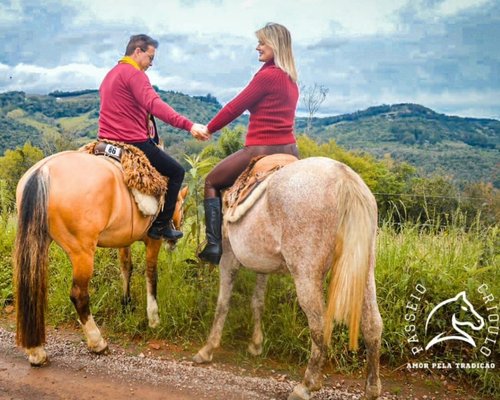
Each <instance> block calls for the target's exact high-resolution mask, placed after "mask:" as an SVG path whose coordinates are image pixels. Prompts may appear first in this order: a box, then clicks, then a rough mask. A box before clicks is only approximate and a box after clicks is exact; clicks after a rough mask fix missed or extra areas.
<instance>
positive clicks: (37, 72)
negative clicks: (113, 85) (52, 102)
mask: <svg viewBox="0 0 500 400" xmlns="http://www.w3.org/2000/svg"><path fill="white" fill-rule="evenodd" d="M0 72H1V73H2V75H4V74H5V75H4V76H6V77H7V79H5V81H4V82H2V81H1V80H0V86H1V87H2V90H4V91H14V90H22V91H25V92H28V93H43V94H46V93H47V92H48V91H53V90H81V89H95V88H98V87H99V85H100V82H101V81H102V79H103V78H104V76H105V74H106V73H107V72H108V69H107V68H97V67H95V66H93V65H89V64H76V63H74V64H67V65H61V66H58V67H55V68H45V67H40V66H37V65H31V64H18V65H16V66H14V67H10V66H7V65H4V64H0Z"/></svg>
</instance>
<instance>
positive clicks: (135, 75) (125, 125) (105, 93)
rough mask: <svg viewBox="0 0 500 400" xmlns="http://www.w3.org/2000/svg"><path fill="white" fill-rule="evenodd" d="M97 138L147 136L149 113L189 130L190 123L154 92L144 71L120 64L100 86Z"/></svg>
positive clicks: (130, 139)
mask: <svg viewBox="0 0 500 400" xmlns="http://www.w3.org/2000/svg"><path fill="white" fill-rule="evenodd" d="M99 95H100V97H101V109H100V113H99V134H98V136H99V138H103V139H110V140H116V141H120V142H127V143H134V142H144V141H146V140H147V139H148V138H149V134H148V114H152V115H154V116H155V117H157V118H159V119H161V120H162V121H164V122H166V123H168V124H170V125H172V126H175V127H176V128H180V129H184V130H186V131H190V130H191V127H192V126H193V123H192V122H191V121H190V120H189V119H187V118H186V117H183V116H182V115H180V114H178V113H177V112H175V110H174V109H173V108H172V107H170V106H169V105H168V104H167V103H165V102H164V101H163V100H162V99H161V98H160V96H159V95H158V93H156V92H155V90H154V89H153V87H152V86H151V83H150V82H149V79H148V77H147V75H146V74H145V73H144V71H139V70H138V69H135V68H134V67H133V66H132V65H130V64H125V63H120V64H118V65H116V66H115V67H114V68H113V69H112V70H111V71H109V72H108V74H107V75H106V77H105V78H104V80H103V81H102V84H101V87H100V88H99Z"/></svg>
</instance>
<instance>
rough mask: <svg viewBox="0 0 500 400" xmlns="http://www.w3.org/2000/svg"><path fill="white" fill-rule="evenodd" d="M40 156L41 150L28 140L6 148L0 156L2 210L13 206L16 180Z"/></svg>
mask: <svg viewBox="0 0 500 400" xmlns="http://www.w3.org/2000/svg"><path fill="white" fill-rule="evenodd" d="M42 158H43V152H42V150H40V149H39V148H38V147H34V146H32V145H31V143H29V142H27V143H25V144H24V146H23V147H18V148H17V149H15V150H6V151H5V154H4V156H3V157H0V181H1V182H2V183H1V185H0V187H1V192H2V193H1V199H2V204H0V206H1V208H2V210H3V211H5V210H10V209H12V208H13V206H14V199H15V194H16V186H17V182H19V179H21V176H23V174H24V173H25V172H26V171H27V170H28V169H29V168H30V167H31V166H32V165H33V164H35V163H36V162H38V161H40V160H41V159H42Z"/></svg>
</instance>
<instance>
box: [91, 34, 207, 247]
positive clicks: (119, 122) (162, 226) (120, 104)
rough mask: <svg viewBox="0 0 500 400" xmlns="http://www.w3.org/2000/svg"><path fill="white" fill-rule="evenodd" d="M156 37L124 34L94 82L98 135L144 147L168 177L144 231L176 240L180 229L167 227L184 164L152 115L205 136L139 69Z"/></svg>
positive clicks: (146, 65) (152, 49)
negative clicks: (119, 50) (162, 139)
mask: <svg viewBox="0 0 500 400" xmlns="http://www.w3.org/2000/svg"><path fill="white" fill-rule="evenodd" d="M157 47H158V42H157V41H156V40H154V39H152V38H151V37H149V36H147V35H143V34H141V35H134V36H131V37H130V41H129V43H128V44H127V47H126V50H125V56H124V57H122V59H121V60H120V61H119V62H118V64H117V65H116V66H115V67H113V69H111V71H109V72H108V74H107V75H106V77H105V78H104V80H103V81H102V84H101V86H100V88H99V96H100V99H101V108H100V113H99V132H98V136H99V138H100V139H109V140H115V141H119V142H124V143H127V144H131V145H134V146H136V147H137V148H139V149H140V150H142V151H143V152H144V154H145V155H146V157H147V158H148V159H149V161H150V162H151V164H152V165H153V167H155V168H156V169H157V170H158V172H160V173H161V174H162V175H163V176H166V177H168V186H167V194H166V198H165V205H164V207H163V210H162V211H160V213H159V214H158V216H157V217H156V220H155V221H154V222H153V225H152V226H151V228H150V229H149V231H148V235H149V236H150V237H151V238H153V239H170V240H177V239H180V238H181V237H182V232H181V231H178V230H175V229H174V228H173V227H172V224H171V219H172V215H173V212H174V209H175V203H176V201H177V194H178V193H179V190H180V188H181V184H182V182H183V180H184V173H185V171H184V168H183V167H182V166H181V165H180V164H179V163H178V162H177V161H176V160H175V159H174V158H172V157H171V156H169V155H168V154H167V153H166V152H164V151H163V150H162V149H160V147H158V145H157V144H158V142H159V139H158V133H157V131H156V125H155V122H154V117H153V116H155V117H157V118H159V119H161V120H162V121H164V122H166V123H168V124H170V125H172V126H174V127H176V128H179V129H184V130H186V131H189V132H191V134H192V135H193V136H194V137H195V138H196V139H198V140H207V139H208V138H209V136H208V132H207V130H206V127H205V126H204V125H200V124H195V123H193V122H191V121H190V120H189V119H188V118H186V117H184V116H182V115H180V114H178V113H177V112H176V111H175V110H174V109H173V108H172V107H170V106H169V105H168V104H167V103H165V102H164V101H163V100H162V99H161V98H160V96H159V95H158V93H156V91H155V90H154V89H153V87H152V86H151V83H150V81H149V79H148V77H147V75H146V74H145V71H146V70H147V69H148V68H149V67H150V66H152V65H153V59H154V56H155V52H156V48H157Z"/></svg>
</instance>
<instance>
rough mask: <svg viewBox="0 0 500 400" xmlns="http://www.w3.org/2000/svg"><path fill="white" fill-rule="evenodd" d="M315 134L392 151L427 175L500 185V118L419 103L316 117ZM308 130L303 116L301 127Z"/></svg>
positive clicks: (369, 149) (381, 153)
mask: <svg viewBox="0 0 500 400" xmlns="http://www.w3.org/2000/svg"><path fill="white" fill-rule="evenodd" d="M312 126H313V127H312V130H311V132H310V136H311V137H313V138H315V139H316V140H318V141H327V140H329V139H334V140H335V141H336V142H337V143H338V144H339V145H341V146H342V147H344V148H347V149H352V150H362V151H366V152H369V153H371V154H374V155H375V156H377V157H378V158H380V157H383V156H384V155H385V154H390V155H391V156H392V158H394V159H396V160H404V161H407V162H409V163H411V164H413V165H415V166H417V167H420V168H421V169H422V170H423V171H424V172H426V173H432V172H434V171H439V172H441V173H443V172H444V173H446V174H448V175H449V176H451V177H453V178H455V179H456V180H458V181H462V180H465V181H474V180H483V181H487V182H493V183H494V184H495V186H496V187H500V177H499V176H498V172H499V170H498V168H499V165H500V157H499V156H500V153H499V149H500V121H497V120H493V119H479V118H461V117H455V116H448V115H444V114H438V113H436V112H434V111H432V110H431V109H429V108H426V107H423V106H421V105H418V104H394V105H382V106H377V107H370V108H368V109H366V110H363V111H357V112H355V113H352V114H344V115H338V116H334V117H326V118H314V119H313V121H312ZM305 128H306V120H305V119H301V118H298V119H297V122H296V130H297V131H301V130H304V129H305Z"/></svg>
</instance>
